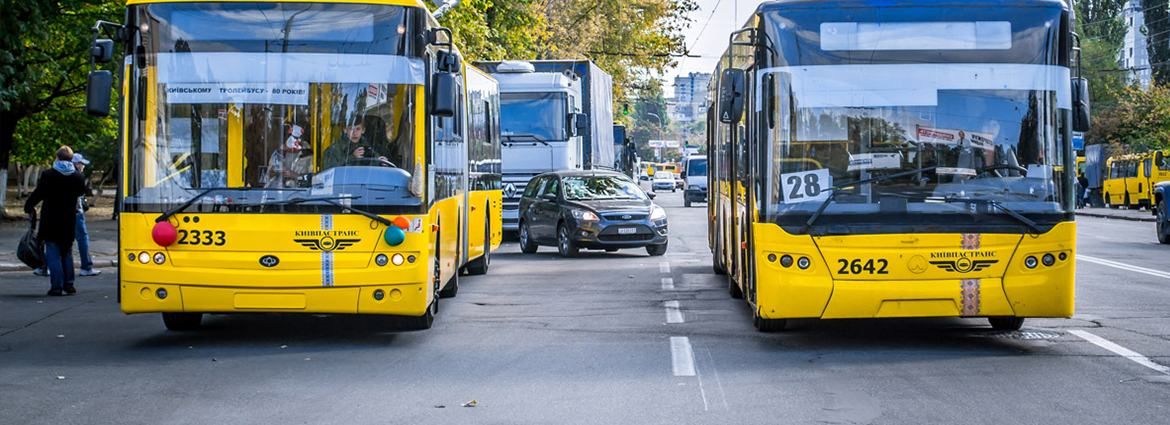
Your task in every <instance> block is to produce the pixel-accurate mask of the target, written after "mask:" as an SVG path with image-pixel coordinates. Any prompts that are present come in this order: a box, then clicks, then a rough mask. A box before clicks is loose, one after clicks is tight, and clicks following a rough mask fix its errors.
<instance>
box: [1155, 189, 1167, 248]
mask: <svg viewBox="0 0 1170 425" xmlns="http://www.w3.org/2000/svg"><path fill="white" fill-rule="evenodd" d="M1154 214H1155V215H1156V216H1157V217H1158V218H1157V229H1158V242H1159V243H1162V244H1170V234H1166V232H1167V231H1170V229H1168V228H1167V226H1166V220H1167V218H1168V217H1166V200H1165V199H1163V200H1161V201H1158V205H1157V206H1156V207H1154Z"/></svg>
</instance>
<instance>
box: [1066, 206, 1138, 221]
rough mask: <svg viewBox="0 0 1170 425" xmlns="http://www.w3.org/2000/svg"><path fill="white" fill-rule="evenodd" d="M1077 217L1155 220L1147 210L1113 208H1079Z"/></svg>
mask: <svg viewBox="0 0 1170 425" xmlns="http://www.w3.org/2000/svg"><path fill="white" fill-rule="evenodd" d="M1077 215H1083V216H1086V217H1099V218H1111V219H1114V220H1129V221H1148V222H1151V223H1153V222H1155V221H1157V219H1156V218H1155V217H1154V214H1153V213H1152V212H1150V211H1149V210H1127V209H1113V208H1081V209H1079V210H1077Z"/></svg>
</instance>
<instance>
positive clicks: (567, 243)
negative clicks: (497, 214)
mask: <svg viewBox="0 0 1170 425" xmlns="http://www.w3.org/2000/svg"><path fill="white" fill-rule="evenodd" d="M652 196H653V195H648V194H647V193H646V192H645V191H643V190H642V189H641V188H639V187H638V184H637V183H635V182H634V181H633V180H631V179H630V178H629V177H626V176H624V175H621V174H618V173H614V172H608V171H562V172H554V173H546V174H541V175H539V176H536V177H533V178H532V181H531V182H529V184H528V188H527V189H525V190H524V195H523V196H522V197H521V198H520V250H521V251H524V253H527V254H531V253H533V252H536V248H537V247H538V246H540V245H554V246H556V247H557V251H559V252H560V254H561V255H562V256H565V257H572V256H574V255H576V254H577V252H578V251H579V250H581V249H604V250H606V251H609V252H613V251H617V250H619V249H622V248H641V247H645V248H646V252H647V253H649V254H650V255H662V254H665V253H666V239H667V231H666V230H667V229H666V210H665V209H663V208H662V207H660V206H658V205H655V204H654V202H652V201H651V199H652Z"/></svg>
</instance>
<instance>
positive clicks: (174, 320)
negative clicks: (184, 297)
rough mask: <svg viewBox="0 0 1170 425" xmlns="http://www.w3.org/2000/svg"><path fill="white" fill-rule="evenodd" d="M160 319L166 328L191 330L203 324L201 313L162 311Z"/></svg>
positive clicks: (181, 330) (180, 330) (177, 330)
mask: <svg viewBox="0 0 1170 425" xmlns="http://www.w3.org/2000/svg"><path fill="white" fill-rule="evenodd" d="M162 320H163V325H166V327H167V330H170V331H176V332H183V331H193V330H196V329H199V327H200V325H202V324H203V313H163V314H162Z"/></svg>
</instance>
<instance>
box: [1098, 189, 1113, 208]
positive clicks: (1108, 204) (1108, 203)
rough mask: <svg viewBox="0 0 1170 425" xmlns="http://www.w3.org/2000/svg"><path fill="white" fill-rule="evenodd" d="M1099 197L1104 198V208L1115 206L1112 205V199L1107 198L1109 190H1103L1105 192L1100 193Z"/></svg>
mask: <svg viewBox="0 0 1170 425" xmlns="http://www.w3.org/2000/svg"><path fill="white" fill-rule="evenodd" d="M1101 198H1102V199H1104V200H1105V208H1116V206H1115V205H1113V201H1112V200H1111V199H1109V192H1105V194H1103V195H1101Z"/></svg>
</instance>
